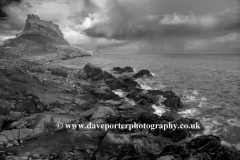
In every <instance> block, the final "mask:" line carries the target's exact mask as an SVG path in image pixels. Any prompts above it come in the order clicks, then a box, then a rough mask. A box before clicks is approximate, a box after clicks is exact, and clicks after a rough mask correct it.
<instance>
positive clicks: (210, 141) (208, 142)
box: [187, 135, 221, 153]
mask: <svg viewBox="0 0 240 160" xmlns="http://www.w3.org/2000/svg"><path fill="white" fill-rule="evenodd" d="M220 146H221V140H220V138H219V137H217V136H213V135H202V136H198V137H196V138H193V139H192V140H191V141H190V142H189V143H187V147H188V148H190V149H194V150H195V151H196V152H199V153H202V152H206V153H212V152H216V151H217V149H218V148H219V147H220Z"/></svg>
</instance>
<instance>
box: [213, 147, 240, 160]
mask: <svg viewBox="0 0 240 160" xmlns="http://www.w3.org/2000/svg"><path fill="white" fill-rule="evenodd" d="M211 158H212V159H214V160H235V159H237V160H240V151H236V150H235V149H232V148H228V147H226V146H221V147H219V148H218V150H216V151H215V152H214V153H212V154H211Z"/></svg>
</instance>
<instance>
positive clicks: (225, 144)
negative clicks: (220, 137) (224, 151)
mask: <svg viewBox="0 0 240 160" xmlns="http://www.w3.org/2000/svg"><path fill="white" fill-rule="evenodd" d="M221 145H224V146H227V147H232V146H233V145H232V144H230V143H228V142H227V141H221Z"/></svg>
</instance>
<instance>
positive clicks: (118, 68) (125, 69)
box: [112, 66, 134, 74]
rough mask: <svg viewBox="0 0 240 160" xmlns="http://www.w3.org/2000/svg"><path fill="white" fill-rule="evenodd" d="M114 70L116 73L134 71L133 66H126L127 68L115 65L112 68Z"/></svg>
mask: <svg viewBox="0 0 240 160" xmlns="http://www.w3.org/2000/svg"><path fill="white" fill-rule="evenodd" d="M112 70H113V71H115V73H116V74H122V73H130V72H134V70H133V68H132V67H129V66H127V67H125V68H121V67H114V68H113V69H112Z"/></svg>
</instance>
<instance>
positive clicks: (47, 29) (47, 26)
mask: <svg viewBox="0 0 240 160" xmlns="http://www.w3.org/2000/svg"><path fill="white" fill-rule="evenodd" d="M25 34H37V35H41V36H45V37H48V38H51V39H53V40H55V41H58V42H59V43H61V44H69V43H68V42H67V41H66V40H65V39H64V36H63V33H62V31H61V30H60V29H59V26H58V25H57V24H54V23H52V21H50V22H48V21H45V20H41V19H40V18H39V17H38V16H37V15H34V14H28V16H27V19H26V24H25V27H24V29H23V31H22V32H21V33H19V34H17V35H16V37H19V36H21V35H25Z"/></svg>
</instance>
